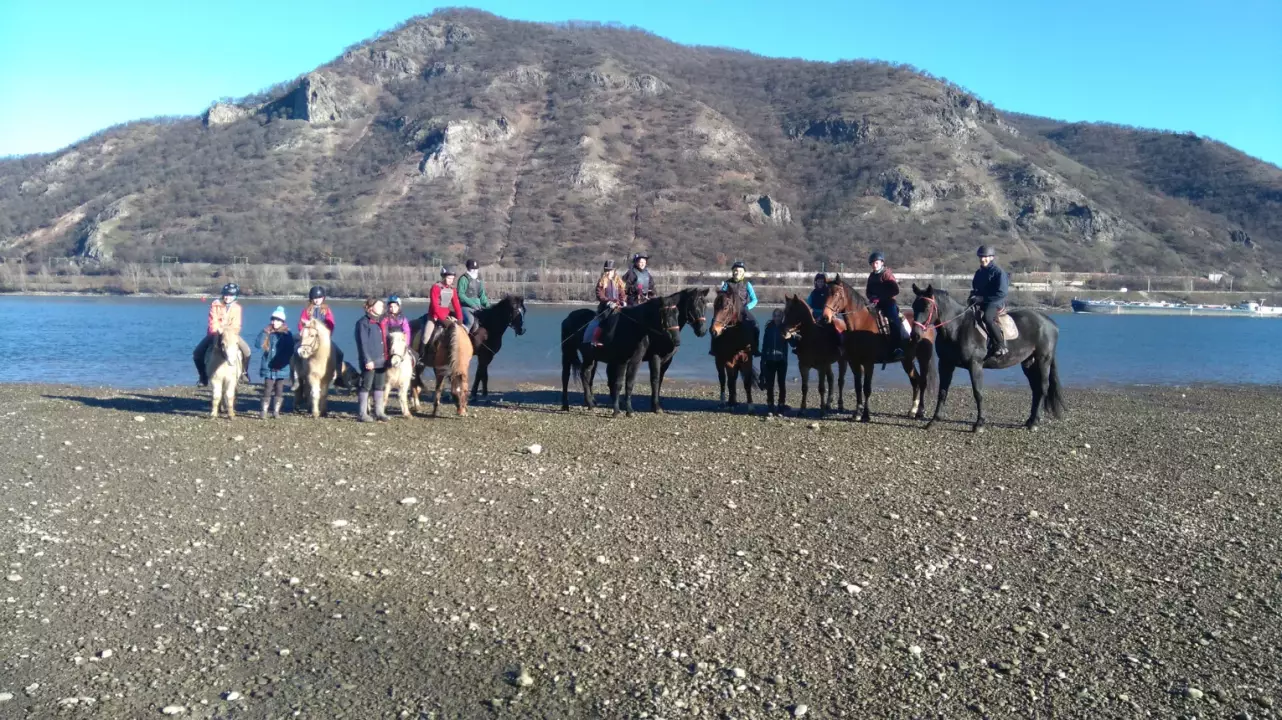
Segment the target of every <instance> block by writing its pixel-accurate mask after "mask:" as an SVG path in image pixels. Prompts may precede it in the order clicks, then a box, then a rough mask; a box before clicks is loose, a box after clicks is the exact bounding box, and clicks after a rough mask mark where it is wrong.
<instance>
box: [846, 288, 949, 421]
mask: <svg viewBox="0 0 1282 720" xmlns="http://www.w3.org/2000/svg"><path fill="white" fill-rule="evenodd" d="M879 314H880V313H879V312H878V310H877V308H875V307H873V306H872V305H870V304H869V303H868V301H867V300H865V299H864V296H863V295H860V294H859V293H858V292H856V291H855V289H854V288H852V287H850V286H849V285H847V284H846V283H845V282H843V281H842V279H841V276H837V278H836V279H835V280H834V281H833V282H831V283H829V284H828V294H827V295H826V296H825V298H824V311H823V320H824V322H826V323H837V322H844V323H845V327H844V329H843V332H842V335H841V337H842V344H843V345H844V348H843V349H844V351H845V354H846V362H847V363H848V364H849V365H850V369H851V372H852V373H853V374H854V376H855V412H854V415H852V416H851V419H852V420H856V419H857V420H859V421H861V422H868V421H869V420H871V416H870V412H869V406H870V405H871V404H872V376H873V367H874V366H875V365H876V364H877V363H879V362H880V363H882V364H885V363H886V362H888V361H890V353H891V352H892V350H893V349H894V348H892V347H891V343H890V337H889V336H888V335H886V334H885V333H883V332H882V331H881V323H880V318H879V317H878V316H879ZM901 314H902V316H903V317H905V318H911V317H912V312H911V311H906V312H902V313H901ZM934 360H935V330H934V328H918V329H916V330H914V332H912V333H911V334H910V335H909V343H908V348H907V350H906V351H905V352H904V357H903V360H901V361H900V364H901V365H903V367H904V372H905V373H907V374H908V382H909V383H910V384H911V385H912V389H913V404H912V407H911V408H910V409H909V411H908V415H909V416H910V417H915V418H916V419H918V420H925V419H926V397H927V393H930V392H933V391H934V388H935V387H936V385H937V382H938V375H937V374H936V372H935V362H934ZM914 361H915V362H914Z"/></svg>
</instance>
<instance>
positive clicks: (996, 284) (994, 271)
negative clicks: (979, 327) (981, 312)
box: [970, 263, 1010, 305]
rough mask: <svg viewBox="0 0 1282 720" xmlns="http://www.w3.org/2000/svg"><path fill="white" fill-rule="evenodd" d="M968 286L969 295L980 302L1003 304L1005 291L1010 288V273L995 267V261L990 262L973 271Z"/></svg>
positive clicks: (1004, 302)
mask: <svg viewBox="0 0 1282 720" xmlns="http://www.w3.org/2000/svg"><path fill="white" fill-rule="evenodd" d="M970 287H971V290H970V295H971V297H972V298H974V299H975V300H976V301H978V302H980V303H981V304H984V305H1004V304H1006V293H1007V292H1008V291H1009V290H1010V275H1007V274H1006V271H1005V270H1003V269H1001V268H999V267H997V263H992V264H991V265H989V266H988V267H986V268H984V267H982V268H980V269H979V270H976V271H975V279H974V280H973V281H971V284H970Z"/></svg>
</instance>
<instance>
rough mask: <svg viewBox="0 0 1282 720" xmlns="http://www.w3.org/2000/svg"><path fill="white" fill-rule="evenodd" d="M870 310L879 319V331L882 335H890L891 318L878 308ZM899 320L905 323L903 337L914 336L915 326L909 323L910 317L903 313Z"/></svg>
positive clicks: (875, 318) (874, 317)
mask: <svg viewBox="0 0 1282 720" xmlns="http://www.w3.org/2000/svg"><path fill="white" fill-rule="evenodd" d="M868 312H870V313H872V316H873V319H874V320H876V321H877V333H878V334H880V335H890V318H888V317H886V316H885V315H883V314H881V311H879V310H877V309H876V308H869V309H868ZM899 322H900V323H901V324H902V325H903V335H902V336H901V337H905V338H910V337H912V335H913V326H912V325H910V324H909V323H908V318H905V317H904V316H903V315H902V314H901V315H900V316H899Z"/></svg>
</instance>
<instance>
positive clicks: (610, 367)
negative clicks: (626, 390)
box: [605, 363, 622, 417]
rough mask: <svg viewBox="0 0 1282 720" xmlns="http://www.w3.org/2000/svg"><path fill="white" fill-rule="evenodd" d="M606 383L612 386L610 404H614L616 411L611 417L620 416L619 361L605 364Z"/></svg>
mask: <svg viewBox="0 0 1282 720" xmlns="http://www.w3.org/2000/svg"><path fill="white" fill-rule="evenodd" d="M605 384H606V385H608V386H609V387H610V404H611V405H612V406H614V413H613V414H612V415H611V417H618V416H619V413H620V412H622V410H620V409H619V395H620V388H619V366H618V364H617V363H607V364H606V366H605Z"/></svg>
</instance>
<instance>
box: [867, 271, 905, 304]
mask: <svg viewBox="0 0 1282 720" xmlns="http://www.w3.org/2000/svg"><path fill="white" fill-rule="evenodd" d="M866 291H867V292H866V294H867V295H868V299H869V300H872V301H874V302H875V301H877V300H894V299H895V297H896V296H898V295H899V280H898V279H897V278H896V277H895V274H894V273H893V272H891V271H890V268H882V270H881V272H879V273H868V287H867V288H866Z"/></svg>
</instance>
